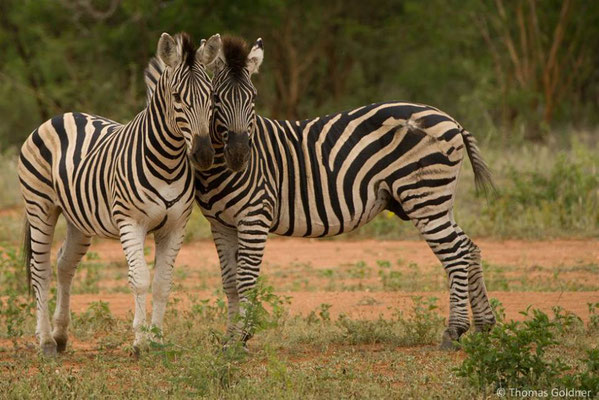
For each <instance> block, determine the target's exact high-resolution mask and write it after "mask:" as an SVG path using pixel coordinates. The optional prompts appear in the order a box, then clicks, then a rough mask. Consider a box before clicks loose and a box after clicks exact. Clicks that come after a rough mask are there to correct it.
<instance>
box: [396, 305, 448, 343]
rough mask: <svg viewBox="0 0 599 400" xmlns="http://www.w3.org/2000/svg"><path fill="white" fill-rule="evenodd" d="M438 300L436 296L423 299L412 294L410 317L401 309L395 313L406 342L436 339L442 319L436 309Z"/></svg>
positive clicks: (430, 341) (432, 340)
mask: <svg viewBox="0 0 599 400" xmlns="http://www.w3.org/2000/svg"><path fill="white" fill-rule="evenodd" d="M438 300H439V299H438V298H436V297H428V298H426V299H423V297H422V296H414V297H412V301H413V303H414V304H413V306H412V313H411V317H409V318H405V317H404V314H403V313H402V312H401V311H397V312H396V313H395V317H396V319H397V321H398V322H399V324H400V325H401V326H402V327H403V330H404V332H405V335H406V340H405V341H406V344H426V343H433V342H434V341H435V340H437V339H438V337H439V331H440V328H441V327H442V326H443V321H444V318H443V317H442V316H440V315H439V314H438V313H437V311H436V310H437V309H438V308H439V307H438V306H437V301H438Z"/></svg>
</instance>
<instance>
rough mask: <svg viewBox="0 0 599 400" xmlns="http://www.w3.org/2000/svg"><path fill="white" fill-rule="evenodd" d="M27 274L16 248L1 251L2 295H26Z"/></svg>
mask: <svg viewBox="0 0 599 400" xmlns="http://www.w3.org/2000/svg"><path fill="white" fill-rule="evenodd" d="M26 293H27V273H26V272H25V267H24V266H23V262H22V260H21V259H20V256H19V255H18V254H17V250H16V248H14V247H5V248H4V249H0V294H2V295H7V294H12V295H14V294H26Z"/></svg>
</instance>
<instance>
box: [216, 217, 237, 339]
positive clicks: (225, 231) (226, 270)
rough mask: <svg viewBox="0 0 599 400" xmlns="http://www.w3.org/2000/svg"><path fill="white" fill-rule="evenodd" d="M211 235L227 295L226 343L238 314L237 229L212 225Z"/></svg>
mask: <svg viewBox="0 0 599 400" xmlns="http://www.w3.org/2000/svg"><path fill="white" fill-rule="evenodd" d="M212 237H213V239H214V244H215V246H216V251H217V253H218V259H219V261H220V273H221V278H222V281H223V290H224V292H225V295H226V296H227V312H228V314H227V333H226V334H225V345H226V344H227V343H228V342H229V341H230V340H231V339H234V336H235V331H236V318H237V317H238V316H239V296H238V294H237V231H236V230H234V229H229V228H224V227H221V226H216V225H212Z"/></svg>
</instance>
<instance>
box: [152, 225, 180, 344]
mask: <svg viewBox="0 0 599 400" xmlns="http://www.w3.org/2000/svg"><path fill="white" fill-rule="evenodd" d="M184 228H185V224H183V225H182V226H181V227H178V229H172V230H170V231H168V230H166V229H165V230H162V231H161V232H156V233H155V234H154V240H155V241H156V259H155V263H154V280H153V282H152V326H153V327H156V328H158V329H159V330H160V332H161V333H162V322H163V320H164V313H165V311H166V304H167V302H168V296H169V294H170V291H171V286H172V276H173V264H174V263H175V259H176V258H177V254H179V250H180V249H181V245H182V244H183V236H184V234H185V229H184Z"/></svg>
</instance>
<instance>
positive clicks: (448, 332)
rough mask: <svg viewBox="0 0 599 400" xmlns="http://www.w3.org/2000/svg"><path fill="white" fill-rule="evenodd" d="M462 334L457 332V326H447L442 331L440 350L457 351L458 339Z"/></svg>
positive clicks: (458, 347)
mask: <svg viewBox="0 0 599 400" xmlns="http://www.w3.org/2000/svg"><path fill="white" fill-rule="evenodd" d="M462 333H463V332H462ZM460 336H462V334H461V333H460V332H458V329H457V328H447V329H445V332H443V338H442V339H441V345H440V346H439V349H440V350H443V351H457V350H459V349H460V348H461V346H460V343H459V340H460Z"/></svg>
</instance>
